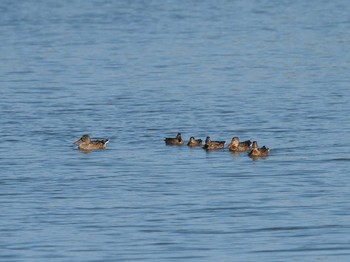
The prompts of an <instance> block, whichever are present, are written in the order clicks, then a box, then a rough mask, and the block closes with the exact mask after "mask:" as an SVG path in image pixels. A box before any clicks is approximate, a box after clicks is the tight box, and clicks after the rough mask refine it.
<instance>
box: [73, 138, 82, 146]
mask: <svg viewBox="0 0 350 262" xmlns="http://www.w3.org/2000/svg"><path fill="white" fill-rule="evenodd" d="M82 142H83V141H81V139H79V140H77V141H75V142H74V143H73V144H76V145H80V144H81V143H82Z"/></svg>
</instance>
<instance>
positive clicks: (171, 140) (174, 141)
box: [164, 133, 184, 146]
mask: <svg viewBox="0 0 350 262" xmlns="http://www.w3.org/2000/svg"><path fill="white" fill-rule="evenodd" d="M164 141H165V144H166V145H178V146H180V145H183V144H184V141H183V140H182V137H181V133H177V135H176V137H166V138H165V139H164Z"/></svg>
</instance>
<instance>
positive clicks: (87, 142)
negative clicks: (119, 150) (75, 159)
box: [74, 135, 109, 150]
mask: <svg viewBox="0 0 350 262" xmlns="http://www.w3.org/2000/svg"><path fill="white" fill-rule="evenodd" d="M108 142H109V139H103V140H91V137H90V136H89V135H83V136H82V137H81V138H80V139H79V140H77V141H75V142H74V144H77V145H78V148H79V149H80V150H95V149H105V148H106V146H107V144H108Z"/></svg>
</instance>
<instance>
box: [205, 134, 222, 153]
mask: <svg viewBox="0 0 350 262" xmlns="http://www.w3.org/2000/svg"><path fill="white" fill-rule="evenodd" d="M203 148H204V149H205V150H213V149H222V148H225V141H212V140H211V138H210V137H209V136H207V138H206V139H205V145H204V146H203Z"/></svg>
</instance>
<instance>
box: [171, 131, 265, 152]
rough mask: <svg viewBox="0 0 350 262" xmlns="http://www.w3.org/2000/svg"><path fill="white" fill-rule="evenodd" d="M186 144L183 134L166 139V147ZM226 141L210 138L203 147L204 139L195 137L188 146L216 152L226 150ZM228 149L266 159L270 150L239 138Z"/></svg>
mask: <svg viewBox="0 0 350 262" xmlns="http://www.w3.org/2000/svg"><path fill="white" fill-rule="evenodd" d="M184 143H185V142H184V140H183V139H182V136H181V133H178V134H177V135H176V137H167V138H165V144H166V145H178V146H181V145H183V144H184ZM225 143H226V141H213V140H211V138H210V137H209V136H207V137H206V139H205V144H204V145H203V142H202V139H195V138H194V137H193V136H192V137H191V138H190V139H189V141H188V143H187V145H188V146H190V147H196V146H202V147H203V149H205V150H216V149H223V148H225ZM228 149H229V150H230V151H232V152H245V151H246V152H247V151H249V153H248V156H251V157H266V156H267V155H268V154H269V152H270V149H269V148H267V147H266V146H263V147H260V148H259V146H258V143H257V142H256V141H253V142H251V141H250V140H247V141H243V142H240V141H239V138H238V137H237V136H235V137H233V138H232V140H231V143H230V144H229V146H228Z"/></svg>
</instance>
